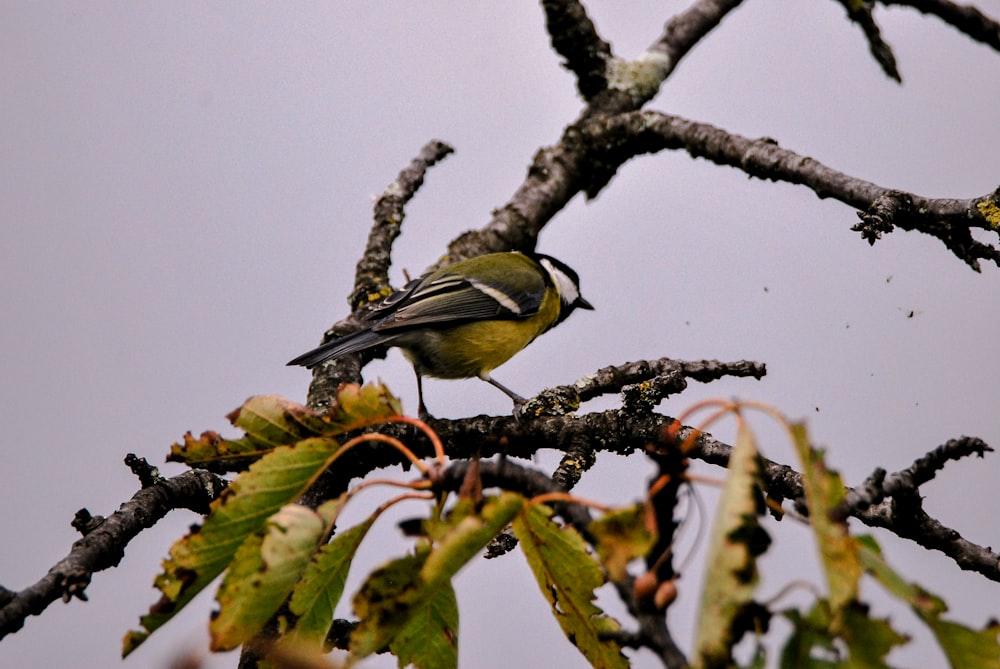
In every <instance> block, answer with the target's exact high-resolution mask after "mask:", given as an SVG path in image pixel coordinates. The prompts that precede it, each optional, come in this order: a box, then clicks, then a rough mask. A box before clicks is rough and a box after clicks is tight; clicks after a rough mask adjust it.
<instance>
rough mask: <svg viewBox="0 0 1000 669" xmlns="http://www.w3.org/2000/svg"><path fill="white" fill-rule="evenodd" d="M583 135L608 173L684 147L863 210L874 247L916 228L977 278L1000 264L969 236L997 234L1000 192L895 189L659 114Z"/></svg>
mask: <svg viewBox="0 0 1000 669" xmlns="http://www.w3.org/2000/svg"><path fill="white" fill-rule="evenodd" d="M581 131H582V133H583V138H582V140H581V141H583V142H586V143H587V144H588V145H589V146H590V150H591V151H593V152H594V153H595V154H596V155H595V157H594V160H597V161H600V163H601V164H602V165H605V166H607V167H608V168H609V169H614V168H616V166H618V165H621V164H623V163H624V162H626V161H627V160H628V159H630V158H632V157H634V156H636V155H639V154H642V153H655V152H657V151H661V150H663V149H674V150H676V149H683V150H685V151H687V152H688V153H689V154H690V155H691V156H693V157H695V158H705V159H707V160H710V161H712V162H714V163H716V164H718V165H727V166H729V167H736V168H738V169H741V170H743V171H744V172H746V173H747V174H749V175H750V176H753V177H757V178H760V179H767V180H771V181H784V182H787V183H793V184H800V185H804V186H806V187H808V188H810V189H811V190H812V191H813V192H815V193H816V195H817V196H819V197H820V198H834V199H836V200H839V201H840V202H843V203H845V204H848V205H850V206H852V207H855V208H856V209H859V210H860V211H859V212H858V216H859V218H861V222H860V223H858V224H856V225H855V226H854V227H853V228H852V229H853V230H856V231H859V232H861V234H862V236H863V237H864V238H865V239H866V240H868V242H869V243H872V244H874V243H875V241H876V240H877V239H879V238H880V237H881V236H882V234H883V233H886V232H891V231H892V230H893V229H894V228H900V229H903V230H916V231H919V232H923V233H924V234H928V235H931V236H933V237H936V238H938V239H940V240H941V241H942V242H943V243H944V244H945V246H947V247H948V249H950V250H951V251H952V253H954V254H955V255H956V256H957V257H958V258H960V259H961V260H963V261H965V262H966V263H967V264H968V265H969V266H970V267H971V268H972V269H974V270H976V271H977V272H978V271H980V267H979V261H980V260H988V261H991V262H993V263H994V264H996V265H998V266H1000V248H998V247H997V246H991V245H988V244H984V243H981V242H978V241H976V240H975V239H973V238H972V234H971V230H972V229H973V228H979V229H982V230H986V231H989V232H991V233H993V234H997V233H998V231H1000V188H998V189H997V190H995V191H993V192H992V193H987V194H985V195H982V196H980V197H976V198H970V199H964V200H963V199H953V198H940V199H938V198H929V197H925V196H921V195H917V194H914V193H906V192H903V191H898V190H892V189H889V188H885V187H883V186H879V185H877V184H874V183H871V182H869V181H865V180H864V179H859V178H857V177H852V176H850V175H848V174H845V173H843V172H839V171H837V170H834V169H832V168H830V167H827V166H826V165H823V164H822V163H820V162H819V161H817V160H814V159H812V158H809V157H808V156H803V155H800V154H797V153H795V152H794V151H790V150H788V149H783V148H781V147H780V146H778V143H777V142H776V141H774V140H773V139H770V138H762V139H756V140H754V139H748V138H746V137H742V136H740V135H736V134H732V133H729V132H727V131H725V130H722V129H720V128H716V127H714V126H712V125H709V124H707V123H698V122H696V121H690V120H687V119H684V118H681V117H678V116H672V115H670V114H664V113H661V112H655V111H641V112H630V113H626V114H618V115H615V116H606V117H599V118H594V119H591V120H590V121H589V122H588V123H587V124H585V125H584V127H582V128H581Z"/></svg>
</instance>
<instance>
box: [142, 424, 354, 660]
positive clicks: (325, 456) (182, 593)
mask: <svg viewBox="0 0 1000 669" xmlns="http://www.w3.org/2000/svg"><path fill="white" fill-rule="evenodd" d="M339 448H340V444H338V443H337V442H336V441H334V440H332V439H307V440H305V441H302V442H299V443H298V444H296V445H294V446H282V447H280V448H277V449H275V450H274V451H272V452H270V453H268V454H267V455H266V456H265V457H263V458H261V459H260V460H258V461H257V462H255V463H254V464H253V465H252V466H251V467H250V469H249V470H247V471H246V472H244V473H243V474H241V475H240V476H238V477H237V478H236V479H235V480H234V481H233V482H232V483H231V484H230V485H229V488H227V489H226V490H225V491H224V492H223V494H222V495H221V496H220V497H219V498H218V499H216V500H215V501H214V502H212V505H211V507H210V513H209V515H208V517H207V518H206V519H205V524H204V525H203V526H202V527H200V528H199V527H197V526H195V527H194V528H192V531H191V532H190V533H189V534H187V535H186V536H184V537H183V538H181V539H180V540H178V541H177V542H175V543H174V545H173V546H172V547H171V548H170V557H169V558H168V559H167V560H165V561H164V563H163V572H162V573H161V574H160V575H159V576H157V577H156V580H155V585H156V587H157V588H158V589H159V590H160V592H161V593H163V596H162V597H161V599H160V601H159V602H158V603H157V604H155V605H153V607H152V608H150V611H149V613H148V614H146V615H145V616H143V617H142V618H141V620H140V622H141V623H142V626H143V628H144V631H139V632H131V633H129V634H128V635H127V636H126V638H125V644H124V651H123V654H124V655H128V654H129V653H130V652H132V651H133V650H135V648H136V647H138V645H139V644H141V643H142V642H143V641H144V640H145V638H146V637H147V636H148V635H149V634H151V633H152V632H154V631H155V630H156V629H158V628H159V627H161V626H162V625H163V624H164V623H166V622H167V621H168V620H170V619H171V618H172V617H173V616H174V615H175V614H176V613H177V612H178V611H180V610H181V609H182V608H184V607H185V606H186V605H187V604H188V603H189V602H190V601H191V600H192V599H193V598H194V596H195V595H197V594H198V593H199V592H201V590H202V589H203V588H204V587H205V586H206V585H208V584H209V583H211V582H212V580H213V579H214V578H215V577H216V576H218V575H219V574H220V573H222V571H223V570H224V569H225V568H226V567H227V566H228V565H229V563H230V561H231V560H232V559H233V557H234V555H235V554H236V551H237V549H238V548H239V547H240V545H241V544H243V542H244V541H245V540H246V539H247V537H248V536H250V535H251V534H253V533H254V532H256V531H257V530H258V529H259V528H260V527H261V526H262V525H263V524H264V522H265V521H266V520H267V519H268V518H270V517H271V516H272V515H273V514H274V513H275V512H276V511H277V510H278V509H280V508H281V507H282V506H284V505H285V504H288V503H289V502H292V501H294V500H295V499H297V498H298V497H299V496H300V495H301V494H302V493H303V492H304V491H305V490H306V488H308V487H309V485H310V484H311V483H312V481H313V480H314V478H315V477H316V476H318V475H319V473H321V472H322V471H323V470H324V469H325V468H326V467H327V465H328V463H329V462H330V461H331V459H332V458H333V457H334V456H335V454H336V453H337V449H339Z"/></svg>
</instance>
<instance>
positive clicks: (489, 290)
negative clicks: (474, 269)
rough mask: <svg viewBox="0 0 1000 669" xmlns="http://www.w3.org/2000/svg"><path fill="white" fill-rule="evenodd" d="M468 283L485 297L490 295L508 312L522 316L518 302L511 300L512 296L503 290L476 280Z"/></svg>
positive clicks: (470, 280) (469, 280)
mask: <svg viewBox="0 0 1000 669" xmlns="http://www.w3.org/2000/svg"><path fill="white" fill-rule="evenodd" d="M467 281H468V282H469V283H470V284H471V285H472V287H473V288H475V289H476V290H478V291H479V292H481V293H483V294H484V295H489V296H490V297H492V298H493V299H494V300H496V301H497V302H498V303H499V304H500V306H502V307H503V308H504V309H507V310H508V311H510V312H512V313H514V314H517V315H519V316H520V315H521V307H520V306H519V305H518V304H517V302H515V301H514V300H512V299H511V298H510V295H507V294H506V293H504V292H503V291H502V290H497V289H496V288H494V287H493V286H489V285H487V284H485V283H482V282H481V281H476V280H475V279H467Z"/></svg>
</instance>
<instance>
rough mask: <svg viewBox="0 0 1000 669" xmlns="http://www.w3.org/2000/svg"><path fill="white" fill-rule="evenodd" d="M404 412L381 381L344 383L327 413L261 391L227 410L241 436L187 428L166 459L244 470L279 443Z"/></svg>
mask: <svg viewBox="0 0 1000 669" xmlns="http://www.w3.org/2000/svg"><path fill="white" fill-rule="evenodd" d="M400 412H401V407H400V404H399V400H397V399H396V398H395V397H393V396H392V395H391V394H390V393H389V391H388V390H387V389H386V388H385V387H384V386H382V385H380V384H368V385H365V386H363V387H362V386H358V385H356V384H348V385H344V386H342V387H341V389H340V390H339V391H338V393H337V402H336V403H335V404H334V405H333V407H331V409H330V410H329V411H328V412H326V413H323V414H319V413H316V412H315V411H313V410H312V409H309V408H307V407H304V406H302V405H301V404H296V403H295V402H292V401H290V400H287V399H285V398H283V397H279V396H278V395H260V396H257V397H251V398H250V399H248V400H247V401H246V402H244V403H243V406H241V407H240V408H238V409H236V410H235V411H233V412H232V413H230V414H229V415H228V416H227V418H228V419H229V422H230V423H232V424H233V426H234V427H238V428H240V429H241V430H243V431H244V433H245V435H244V436H243V437H242V438H240V439H223V438H222V437H221V436H219V435H218V434H217V433H215V432H211V431H209V432H203V433H202V434H201V436H200V437H198V438H197V439H195V438H194V437H193V436H192V435H191V433H190V432H188V433H187V434H186V435H184V442H183V443H179V444H174V445H173V446H172V447H171V449H170V455H168V456H167V460H168V461H172V462H183V463H185V464H187V465H189V466H191V467H201V468H204V469H209V470H212V471H215V472H220V473H221V472H232V471H242V470H244V469H246V468H247V467H248V466H249V465H250V463H252V462H254V461H255V460H257V459H259V458H260V457H261V456H263V455H264V454H266V453H268V452H270V451H273V450H274V449H275V448H278V447H280V446H289V445H291V444H294V443H296V442H299V441H302V440H304V439H309V438H312V437H332V436H336V435H339V434H341V433H343V432H346V431H349V430H356V429H360V428H363V427H366V426H369V425H373V424H375V423H379V422H382V421H384V420H386V419H388V418H391V417H393V416H396V415H398V414H399V413H400Z"/></svg>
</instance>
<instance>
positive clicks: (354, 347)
mask: <svg viewBox="0 0 1000 669" xmlns="http://www.w3.org/2000/svg"><path fill="white" fill-rule="evenodd" d="M390 339H393V337H387V336H385V335H384V334H379V333H378V332H372V331H371V330H362V331H361V332H355V333H354V334H349V335H347V336H346V337H340V338H339V339H334V340H333V341H328V342H327V343H325V344H323V345H322V346H319V347H317V348H314V349H313V350H311V351H309V352H307V353H303V354H302V355H300V356H299V357H297V358H295V359H294V360H290V361H288V363H287V364H288V365H301V366H302V367H308V368H309V369H312V368H313V367H315V366H316V365H318V364H320V363H322V362H325V361H327V360H330V359H331V358H336V357H337V356H341V355H346V354H347V353H357V352H358V351H361V350H363V349H366V348H369V347H371V346H375V345H376V344H384V343H387V342H388V341H389V340H390Z"/></svg>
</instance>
